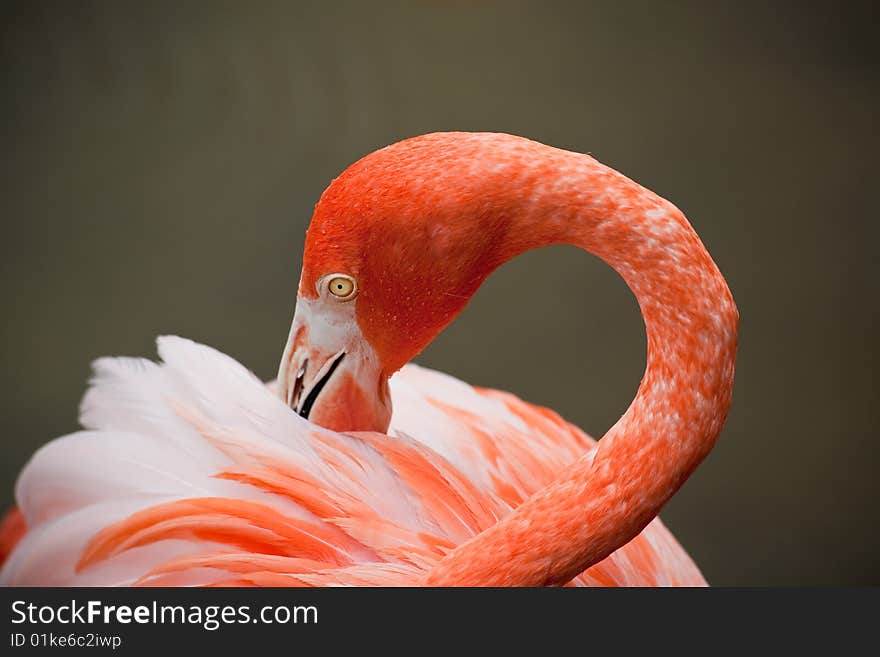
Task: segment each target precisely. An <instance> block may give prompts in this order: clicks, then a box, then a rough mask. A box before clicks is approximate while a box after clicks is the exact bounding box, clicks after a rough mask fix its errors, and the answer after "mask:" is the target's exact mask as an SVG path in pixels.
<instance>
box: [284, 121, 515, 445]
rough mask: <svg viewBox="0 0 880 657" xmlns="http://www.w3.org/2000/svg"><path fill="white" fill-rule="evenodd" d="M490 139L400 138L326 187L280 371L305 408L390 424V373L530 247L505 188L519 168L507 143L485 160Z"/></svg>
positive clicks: (345, 426) (354, 422) (333, 418)
mask: <svg viewBox="0 0 880 657" xmlns="http://www.w3.org/2000/svg"><path fill="white" fill-rule="evenodd" d="M494 137H495V138H496V139H495V141H497V137H499V136H498V135H495V136H494ZM486 138H487V136H485V135H476V134H465V133H445V134H435V135H426V136H423V137H417V138H414V139H409V140H406V141H403V142H399V143H397V144H394V145H392V146H389V147H387V148H384V149H382V150H380V151H376V152H375V153H372V154H371V155H368V156H367V157H365V158H363V159H362V160H360V161H359V162H356V163H355V164H353V165H352V166H351V167H349V168H348V169H347V170H346V171H344V172H343V173H342V175H340V176H339V177H338V178H337V179H336V180H334V181H333V183H332V184H331V185H330V186H329V187H328V188H327V190H326V191H325V192H324V194H323V195H322V196H321V199H320V201H319V202H318V204H317V206H316V208H315V212H314V215H313V217H312V221H311V224H310V226H309V229H308V232H307V234H306V243H305V252H304V256H303V269H302V274H301V278H300V284H299V290H298V296H297V305H296V313H295V315H294V320H293V326H292V327H291V332H290V337H289V339H288V343H287V347H286V349H285V352H284V356H283V358H282V362H281V367H280V370H279V387H280V390H281V394H282V395H283V396H284V398H285V400H286V401H287V403H288V404H290V405H291V407H293V408H294V409H295V410H296V411H297V412H298V413H300V414H301V415H303V416H305V417H307V418H309V419H310V420H311V421H313V422H315V423H316V424H320V425H322V426H326V427H328V428H331V429H335V430H338V431H346V430H348V431H354V430H373V431H385V430H387V427H388V423H389V420H390V417H391V402H390V398H389V395H388V385H387V381H388V378H389V377H390V376H391V375H392V374H393V373H394V372H395V371H397V370H398V369H399V368H400V367H402V366H403V365H404V364H405V363H406V362H407V361H409V360H410V359H412V358H413V357H414V356H415V355H416V354H418V353H419V352H420V351H421V350H422V349H424V348H425V347H426V346H427V345H428V344H429V343H430V341H431V340H432V339H433V338H434V337H435V336H436V335H437V334H438V333H439V332H440V331H441V330H443V328H444V327H446V325H448V324H449V323H450V322H451V321H452V320H453V319H454V318H455V316H456V315H457V314H458V313H459V312H460V311H461V309H462V308H463V307H464V306H465V305H466V304H467V302H468V301H469V300H470V298H471V297H472V295H473V294H474V292H475V291H476V290H477V288H478V287H479V285H480V284H481V283H482V282H483V280H484V279H485V278H486V276H488V275H489V273H490V272H491V271H492V270H493V269H495V268H496V267H497V266H498V265H500V264H501V263H502V262H504V261H505V260H507V259H509V258H510V257H512V255H515V253H514V252H515V251H517V250H520V249H517V248H516V245H515V240H511V239H509V235H508V233H509V232H510V222H509V220H508V217H510V216H512V214H514V213H515V212H516V210H517V208H515V207H511V206H510V203H509V202H508V199H509V196H508V195H506V194H505V193H504V191H503V190H504V187H505V184H504V183H505V181H509V175H505V171H503V169H504V167H501V166H499V155H498V150H499V149H498V148H497V144H496V145H495V148H493V151H492V152H493V156H492V157H490V158H486V157H481V151H482V152H485V140H486ZM511 139H512V138H511ZM501 161H502V162H503V157H502V160H501ZM506 173H507V174H509V173H510V172H509V171H507V172H506Z"/></svg>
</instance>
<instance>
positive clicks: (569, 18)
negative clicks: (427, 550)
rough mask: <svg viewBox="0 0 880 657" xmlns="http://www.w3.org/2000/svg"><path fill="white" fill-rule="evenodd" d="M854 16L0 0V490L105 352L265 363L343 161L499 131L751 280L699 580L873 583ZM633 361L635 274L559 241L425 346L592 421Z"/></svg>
mask: <svg viewBox="0 0 880 657" xmlns="http://www.w3.org/2000/svg"><path fill="white" fill-rule="evenodd" d="M837 4H838V3H827V5H826V6H824V7H818V6H810V5H807V4H806V3H791V4H788V3H775V4H774V3H757V2H755V3H752V2H745V3H744V2H736V3H732V2H731V3H724V4H722V3H709V2H673V3H666V2H649V1H647V0H646V1H644V2H613V3H611V2H608V3H595V4H594V3H586V2H584V3H553V2H535V3H523V2H511V3H508V2H500V1H499V2H480V1H471V2H467V1H458V2H453V1H441V0H433V1H430V2H429V1H424V0H423V1H421V2H409V3H369V2H363V3H350V4H338V3H313V4H312V5H311V6H310V7H309V6H305V5H303V4H302V3H293V2H291V3H279V4H269V3H263V2H253V3H250V2H247V3H246V2H240V3H223V4H221V3H211V4H197V3H183V2H175V3H117V2H106V3H86V2H78V3H60V2H59V3H56V4H43V3H34V2H29V3H18V4H15V3H4V5H3V9H2V12H3V14H4V15H3V16H2V21H0V24H2V45H0V57H2V147H3V158H2V167H3V168H2V183H3V193H2V197H0V198H2V201H0V202H2V217H3V239H2V259H0V267H2V274H3V275H2V282H0V286H2V295H3V296H2V298H3V300H4V302H3V323H2V344H3V357H4V367H3V379H2V383H0V408H2V454H3V458H2V463H0V503H3V504H5V503H9V502H11V501H12V495H11V489H12V484H13V481H14V478H15V475H16V473H17V471H18V470H19V469H20V468H21V466H22V465H23V464H24V463H25V461H26V460H27V458H28V456H29V455H30V454H31V453H32V452H33V450H34V449H36V448H37V447H38V446H39V445H41V444H43V443H45V442H46V441H47V440H49V439H51V438H53V437H55V436H57V435H60V434H63V433H67V432H70V431H72V430H73V429H75V428H76V408H77V403H78V401H79V398H80V395H81V394H82V391H83V389H84V384H85V381H86V379H87V377H88V375H89V362H90V361H91V360H92V359H93V358H95V357H97V356H100V355H105V354H126V355H143V356H151V357H152V356H154V347H153V339H154V336H155V335H156V334H161V333H177V334H180V335H185V336H188V337H191V338H194V339H197V340H200V341H203V342H206V343H208V344H210V345H213V346H215V347H218V348H220V349H222V350H223V351H226V352H227V353H229V354H231V355H233V356H235V357H236V358H238V359H239V360H241V361H242V362H244V363H245V364H247V365H248V366H249V367H251V368H252V369H253V370H254V371H255V372H257V373H258V374H260V375H261V376H263V377H265V378H270V377H272V376H274V372H275V369H276V364H277V360H278V358H279V356H280V354H281V350H282V347H283V342H284V340H285V337H286V333H287V329H288V325H289V321H290V317H291V315H292V312H293V299H294V293H295V287H296V282H297V278H298V275H299V267H300V257H301V249H302V242H303V236H304V232H305V228H306V226H307V222H308V220H309V217H310V213H311V209H312V207H313V205H314V203H315V201H316V200H317V198H318V196H319V195H320V193H321V191H322V190H323V188H324V187H325V186H326V185H327V184H328V183H329V181H330V180H331V179H332V178H333V177H334V176H335V175H336V174H337V173H338V172H340V171H341V170H342V169H343V168H344V167H346V166H347V165H348V164H350V163H351V162H353V161H354V160H356V159H357V158H359V157H360V156H362V155H364V154H366V153H368V152H370V151H372V150H374V149H375V148H377V147H380V146H383V145H385V144H388V143H390V142H393V141H396V140H398V139H400V138H403V137H407V136H411V135H415V134H419V133H424V132H430V131H436V130H492V131H505V132H512V133H516V134H520V135H524V136H528V137H531V138H533V139H537V140H539V141H543V142H546V143H549V144H553V145H556V146H561V147H565V148H569V149H572V150H578V151H586V152H590V153H592V154H593V155H594V156H596V157H597V158H599V159H600V160H602V161H603V162H605V163H607V164H610V165H611V166H614V167H616V168H618V169H619V170H621V171H623V172H624V173H626V174H627V175H629V176H631V177H633V178H635V179H636V180H638V181H640V182H641V183H643V184H644V185H646V186H648V187H650V188H651V189H653V190H655V191H657V192H658V193H660V194H661V195H663V196H665V197H667V198H669V199H670V200H672V201H673V202H674V203H676V204H677V205H679V206H680V207H681V208H682V209H683V210H684V211H685V213H686V214H687V216H688V217H689V219H690V220H691V222H692V223H693V225H694V226H695V227H696V229H697V231H698V232H699V233H700V235H701V236H702V238H703V240H704V242H705V243H706V245H707V246H708V248H709V250H710V252H711V253H712V254H713V256H714V258H715V260H716V262H717V263H718V264H719V266H720V267H721V270H722V271H723V272H724V274H725V275H726V277H727V280H728V282H729V284H730V287H731V289H732V290H733V293H734V296H735V298H736V300H737V302H738V305H739V308H740V313H741V316H742V320H741V334H740V353H739V361H738V369H737V382H736V388H735V396H734V405H733V408H732V411H731V415H730V419H729V422H728V424H727V427H726V429H725V431H724V433H723V434H722V437H721V440H720V442H719V444H718V446H717V448H716V449H715V451H714V452H713V453H712V454H711V455H710V457H709V459H708V460H707V461H706V462H705V463H704V464H703V466H702V467H701V468H700V469H699V470H698V471H697V473H696V474H695V475H694V476H693V477H692V478H691V480H690V481H688V482H687V484H686V485H685V486H684V487H683V488H682V490H681V491H680V493H679V494H678V495H677V496H676V498H675V499H674V500H673V501H672V502H671V503H670V504H669V506H668V507H667V509H666V510H665V511H664V514H663V517H664V519H665V520H666V521H667V523H668V524H669V526H670V527H671V528H672V530H673V531H674V532H675V533H676V535H677V536H678V537H679V539H680V540H681V542H682V543H683V544H684V545H685V546H686V548H687V549H688V550H689V551H690V553H691V554H692V555H693V556H694V558H695V559H696V560H697V562H698V563H699V564H700V566H701V567H702V568H703V571H704V573H705V574H706V576H707V578H708V579H709V581H710V582H711V583H714V584H725V585H735V584H757V585H780V584H869V583H873V584H877V583H880V559H878V550H880V532H878V527H877V520H878V513H877V504H878V492H880V485H878V483H877V482H878V478H877V472H878V458H877V446H876V440H877V437H878V435H877V434H878V421H877V418H878V412H877V384H876V372H877V366H878V346H877V336H878V308H877V300H878V277H877V273H876V272H877V269H876V262H875V259H876V256H875V249H876V244H877V238H878V227H877V207H878V201H877V194H876V184H877V183H876V180H877V173H878V167H877V164H876V159H875V158H876V153H877V147H878V145H880V144H878V138H877V125H876V119H877V111H878V102H877V101H878V95H880V76H878V72H880V68H878V66H877V61H876V54H877V53H876V51H875V47H874V43H873V41H874V40H875V39H874V35H873V30H874V29H875V27H876V24H877V20H876V19H877V16H876V15H872V10H867V9H859V8H858V7H857V6H855V5H851V6H849V7H848V8H841V7H838V6H837ZM573 290H574V291H575V292H574V293H573ZM644 349H645V344H644V334H643V328H642V324H641V321H640V319H639V316H638V309H637V307H636V304H635V301H634V299H633V298H632V296H631V294H630V293H629V292H628V290H627V289H626V287H625V286H624V285H623V283H622V282H621V280H620V279H619V278H618V277H617V275H616V274H614V272H612V271H611V270H610V269H608V268H607V267H605V266H604V265H603V264H602V263H601V262H599V261H598V260H597V259H595V258H593V257H589V256H586V255H584V254H582V253H581V252H579V251H576V250H575V249H573V248H564V247H558V248H551V249H547V250H545V251H539V252H534V253H531V254H528V255H526V256H524V257H522V258H521V259H519V260H517V261H515V262H512V263H510V264H509V265H507V266H505V267H504V268H503V269H501V270H500V271H499V272H497V273H496V274H495V275H494V276H493V277H492V278H491V279H490V280H489V281H488V282H487V284H486V285H485V286H484V288H483V289H482V290H481V291H480V292H479V293H478V295H477V296H476V298H475V300H474V302H473V303H472V304H471V305H470V306H469V307H468V308H467V309H466V311H465V312H464V313H463V315H462V316H461V318H460V319H459V320H458V322H456V323H455V324H454V325H453V326H452V327H451V328H450V329H449V330H447V331H446V332H445V333H444V334H443V335H442V336H441V337H440V338H439V339H438V340H437V341H436V343H435V344H433V345H432V346H431V347H430V348H429V349H428V350H427V351H426V352H425V353H424V354H423V355H422V356H421V357H420V359H419V360H420V362H421V363H422V364H425V365H428V366H431V367H435V368H438V369H442V370H445V371H447V372H450V373H452V374H454V375H456V376H459V377H461V378H463V379H465V380H467V381H470V382H472V383H478V384H481V385H485V386H492V387H499V388H504V389H508V390H511V391H513V392H515V393H517V394H519V395H521V396H522V397H524V398H526V399H528V400H530V401H534V402H537V403H541V404H546V405H549V406H551V407H553V408H555V409H556V410H558V411H560V412H561V413H562V414H563V415H564V416H566V417H567V418H568V419H570V420H571V421H573V422H575V423H577V424H579V425H580V426H582V427H584V428H585V429H586V430H587V431H589V432H591V433H592V434H593V435H595V436H601V434H602V433H603V432H604V431H605V430H606V429H607V428H608V427H609V426H610V425H611V424H612V423H613V422H614V420H615V419H616V418H617V417H618V416H619V415H620V413H621V412H622V411H623V410H624V409H625V408H626V406H627V405H628V403H629V401H630V400H631V398H632V396H633V394H634V392H635V389H636V386H637V384H638V381H639V377H640V374H641V372H642V369H643V367H644Z"/></svg>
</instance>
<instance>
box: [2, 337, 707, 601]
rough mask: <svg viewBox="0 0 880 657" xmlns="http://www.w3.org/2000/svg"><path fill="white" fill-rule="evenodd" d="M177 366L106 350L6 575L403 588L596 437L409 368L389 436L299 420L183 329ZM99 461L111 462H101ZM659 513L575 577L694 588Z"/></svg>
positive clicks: (39, 469) (171, 342)
mask: <svg viewBox="0 0 880 657" xmlns="http://www.w3.org/2000/svg"><path fill="white" fill-rule="evenodd" d="M159 353H160V354H161V356H162V358H163V359H164V362H163V363H161V364H155V363H152V362H150V361H147V360H140V359H125V358H113V359H101V360H99V361H98V362H97V363H96V364H95V378H94V380H93V383H92V386H91V389H90V390H89V391H88V393H87V394H86V396H85V398H84V400H83V403H82V408H81V422H82V424H83V426H84V427H85V429H86V430H85V431H81V432H79V433H75V434H72V435H69V436H65V437H63V438H60V439H58V440H55V441H53V442H51V443H49V444H48V445H46V446H45V447H43V448H42V449H41V450H40V451H39V452H37V454H36V455H35V456H34V458H33V459H32V460H31V462H30V463H29V464H28V466H27V467H26V468H25V470H24V472H23V473H22V475H21V477H20V479H19V482H18V486H17V489H16V497H17V499H18V502H19V504H20V508H21V511H22V513H23V514H24V517H25V518H26V521H27V525H28V527H29V531H28V534H27V536H26V537H25V538H24V540H23V541H22V542H21V543H20V544H19V545H18V547H17V549H16V550H15V552H14V553H13V555H12V557H11V558H10V559H9V560H8V562H7V563H6V564H5V566H4V568H3V571H2V576H0V577H2V579H0V581H2V583H3V584H6V585H33V584H39V585H47V586H112V585H132V584H151V585H166V586H171V585H209V584H212V585H232V584H238V585H271V586H293V585H297V586H303V585H333V584H340V585H406V584H413V583H417V582H419V581H420V579H421V577H423V576H424V574H425V573H426V572H428V571H429V570H430V569H431V567H432V566H434V565H435V564H436V563H437V562H439V560H440V559H441V558H442V557H443V556H444V555H446V554H447V553H448V552H449V551H450V549H451V548H453V547H454V546H456V545H459V544H461V543H462V542H464V541H466V540H467V539H469V538H471V537H473V536H476V535H477V534H478V533H479V532H481V531H482V530H484V529H486V528H487V527H489V526H491V525H493V524H495V523H496V522H497V520H498V519H499V518H502V517H504V516H505V515H507V514H508V513H509V512H510V510H511V509H512V508H514V507H516V506H518V505H519V504H520V503H521V502H522V501H523V500H525V499H526V498H527V497H528V496H529V495H530V494H532V493H534V492H535V491H536V490H538V489H539V488H541V487H542V486H544V485H545V484H547V483H548V482H549V481H551V480H552V478H553V476H554V474H556V473H557V472H558V471H560V470H561V469H563V468H564V467H565V466H566V465H568V464H569V463H570V462H571V461H572V460H574V459H575V458H577V457H578V456H579V455H581V454H583V453H584V452H585V451H590V450H592V449H594V447H595V442H594V441H593V440H592V439H591V438H589V437H588V436H587V435H586V434H584V433H583V432H582V431H580V430H579V429H577V428H576V427H574V426H572V425H571V424H569V423H567V422H565V421H564V420H562V419H561V418H560V417H559V416H558V415H556V414H555V413H553V412H552V411H549V410H547V409H544V408H539V407H537V406H533V405H531V404H527V403H525V402H523V401H521V400H519V399H518V398H516V397H514V396H513V395H510V394H508V393H504V392H498V391H494V390H482V389H478V388H473V387H471V386H469V385H467V384H465V383H463V382H461V381H458V380H456V379H454V378H452V377H450V376H447V375H444V374H441V373H439V372H435V371H432V370H429V369H426V368H422V367H418V366H416V365H407V366H406V367H404V368H403V369H402V370H401V371H400V372H399V373H398V374H397V375H396V376H395V377H394V378H392V380H391V394H392V397H393V400H394V404H395V409H397V410H396V411H395V414H394V416H393V417H392V422H391V429H390V431H389V434H388V435H383V434H377V433H366V432H365V433H358V434H354V435H346V434H342V433H336V432H333V431H330V430H327V429H323V428H321V427H318V426H316V425H314V424H312V423H310V422H308V421H307V420H305V419H303V418H301V417H299V416H297V415H296V414H294V413H291V412H290V409H289V408H288V407H287V406H286V405H285V404H284V403H283V401H282V400H281V399H279V397H278V395H277V394H276V393H275V391H274V390H273V387H274V386H266V385H264V384H263V383H262V382H261V381H260V380H259V379H257V378H256V377H255V376H254V375H252V374H251V373H250V372H248V371H247V370H246V369H245V368H244V367H243V366H242V365H240V364H239V363H237V362H236V361H234V360H232V359H231V358H229V357H228V356H225V355H223V354H221V353H219V352H217V351H215V350H213V349H211V348H209V347H206V346H203V345H199V344H196V343H193V342H190V341H188V340H184V339H182V338H174V337H166V338H162V339H160V341H159ZM97 464H100V465H97ZM703 583H704V580H703V578H702V577H701V575H700V572H699V570H698V569H697V568H696V566H695V565H694V564H693V562H692V561H691V559H690V558H689V557H688V555H687V554H686V553H685V552H684V550H683V549H682V548H681V547H680V546H679V545H678V543H677V542H676V541H675V539H674V538H673V536H672V535H671V534H670V533H669V532H668V531H667V529H666V528H665V527H664V526H663V524H662V523H661V522H660V520H659V519H656V520H654V521H653V522H651V524H649V525H648V527H647V528H646V529H645V530H644V531H643V532H642V533H641V534H640V535H639V537H638V538H636V539H635V540H633V541H631V542H630V543H628V544H627V545H626V546H624V547H623V548H621V549H620V550H618V551H616V552H615V553H614V554H612V555H611V556H610V557H608V558H607V559H605V560H604V561H602V562H601V563H599V564H596V565H595V566H593V567H592V568H590V569H589V570H588V571H586V572H585V573H583V574H582V575H580V576H579V577H577V578H575V580H574V581H573V584H578V585H644V586H654V585H700V584H703Z"/></svg>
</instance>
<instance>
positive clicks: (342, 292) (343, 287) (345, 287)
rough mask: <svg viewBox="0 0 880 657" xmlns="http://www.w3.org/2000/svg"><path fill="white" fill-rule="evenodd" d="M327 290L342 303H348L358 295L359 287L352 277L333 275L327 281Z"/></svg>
mask: <svg viewBox="0 0 880 657" xmlns="http://www.w3.org/2000/svg"><path fill="white" fill-rule="evenodd" d="M327 289H328V290H330V294H332V295H333V296H334V297H336V298H337V299H339V300H341V301H348V300H349V299H351V298H353V297H354V295H355V294H356V293H357V285H356V284H355V282H354V279H353V278H352V277H351V276H346V275H344V274H333V275H332V276H330V278H329V280H328V281H327Z"/></svg>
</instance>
